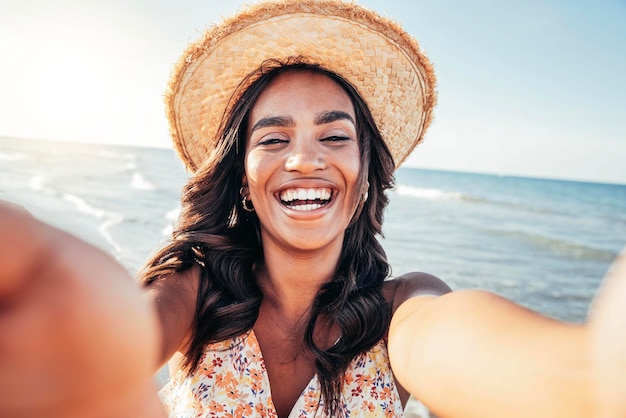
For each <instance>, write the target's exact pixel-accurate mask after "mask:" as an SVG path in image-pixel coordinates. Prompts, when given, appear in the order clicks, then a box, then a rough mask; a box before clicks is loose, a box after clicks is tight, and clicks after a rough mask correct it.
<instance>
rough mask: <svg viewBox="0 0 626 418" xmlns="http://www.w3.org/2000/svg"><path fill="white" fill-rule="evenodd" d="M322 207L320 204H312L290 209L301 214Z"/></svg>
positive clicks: (295, 206)
mask: <svg viewBox="0 0 626 418" xmlns="http://www.w3.org/2000/svg"><path fill="white" fill-rule="evenodd" d="M321 207H322V205H321V204H320V203H312V204H308V205H294V206H291V209H295V210H299V211H301V212H305V211H307V210H315V209H319V208H321Z"/></svg>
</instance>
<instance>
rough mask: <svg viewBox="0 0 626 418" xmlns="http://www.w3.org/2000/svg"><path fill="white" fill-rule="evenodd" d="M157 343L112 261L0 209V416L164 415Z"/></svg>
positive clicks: (152, 323)
mask: <svg viewBox="0 0 626 418" xmlns="http://www.w3.org/2000/svg"><path fill="white" fill-rule="evenodd" d="M158 340H159V331H158V327H157V322H156V315H155V314H154V312H153V309H152V306H151V305H150V303H149V301H148V300H147V298H146V297H145V296H144V295H143V294H142V293H141V292H140V291H139V289H138V288H137V286H135V285H134V283H133V282H132V280H131V278H130V277H129V275H128V273H127V272H126V271H125V270H124V269H123V268H122V267H121V266H119V265H118V264H117V263H116V262H115V261H114V260H113V259H111V258H110V257H109V256H108V255H106V254H105V253H104V252H102V251H100V250H98V249H96V248H94V247H92V246H90V245H88V244H86V243H84V242H82V241H80V240H78V239H76V238H74V237H72V236H70V235H68V234H66V233H63V232H61V231H59V230H56V229H54V228H52V227H50V226H48V225H45V224H43V223H41V222H39V221H37V220H35V219H33V218H32V217H30V216H29V215H28V214H26V213H25V212H24V211H21V210H18V209H16V208H15V207H13V206H11V205H7V204H5V203H2V202H0V416H11V417H31V416H46V417H70V418H71V417H85V416H90V417H103V418H104V417H164V415H165V414H164V412H163V410H162V408H161V405H160V402H159V401H158V399H157V397H156V393H155V390H154V387H153V384H152V375H153V372H154V367H155V364H156V362H157V348H158Z"/></svg>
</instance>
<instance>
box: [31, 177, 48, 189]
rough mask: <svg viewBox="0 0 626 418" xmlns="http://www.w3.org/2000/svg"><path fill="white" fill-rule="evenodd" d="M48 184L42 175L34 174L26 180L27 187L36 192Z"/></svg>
mask: <svg viewBox="0 0 626 418" xmlns="http://www.w3.org/2000/svg"><path fill="white" fill-rule="evenodd" d="M47 186H48V181H47V180H46V178H45V177H44V176H34V177H32V178H31V179H30V181H29V182H28V187H30V188H31V190H34V191H36V192H42V191H44V190H45V189H46V188H47Z"/></svg>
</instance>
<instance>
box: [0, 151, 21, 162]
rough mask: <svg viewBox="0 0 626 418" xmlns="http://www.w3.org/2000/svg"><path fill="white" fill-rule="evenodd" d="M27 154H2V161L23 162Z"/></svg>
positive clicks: (0, 154)
mask: <svg viewBox="0 0 626 418" xmlns="http://www.w3.org/2000/svg"><path fill="white" fill-rule="evenodd" d="M24 157H26V154H24V153H23V152H15V153H4V152H0V161H18V160H23V159H24Z"/></svg>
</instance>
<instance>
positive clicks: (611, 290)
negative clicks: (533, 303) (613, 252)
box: [588, 250, 626, 418]
mask: <svg viewBox="0 0 626 418" xmlns="http://www.w3.org/2000/svg"><path fill="white" fill-rule="evenodd" d="M588 322H589V328H590V335H591V339H590V352H591V366H592V369H591V370H592V382H593V384H594V395H595V399H596V401H597V403H598V411H597V413H596V417H597V418H613V417H626V250H625V251H624V252H622V254H621V255H620V256H619V257H618V258H617V260H616V261H615V263H614V264H613V266H612V267H611V269H610V270H609V272H608V274H607V277H606V280H605V282H604V284H603V285H602V287H601V288H600V291H599V292H598V294H597V296H596V300H594V303H593V306H592V309H591V313H590V316H589V321H588Z"/></svg>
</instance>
